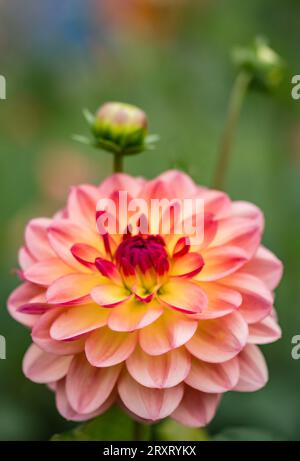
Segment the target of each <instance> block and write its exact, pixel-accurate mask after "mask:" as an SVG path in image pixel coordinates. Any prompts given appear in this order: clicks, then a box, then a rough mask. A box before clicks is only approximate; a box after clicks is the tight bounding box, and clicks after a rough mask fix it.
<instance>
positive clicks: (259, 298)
mask: <svg viewBox="0 0 300 461" xmlns="http://www.w3.org/2000/svg"><path fill="white" fill-rule="evenodd" d="M222 284H225V285H226V286H228V287H230V288H233V289H235V290H237V291H239V292H240V293H241V295H242V297H243V302H242V304H241V306H240V308H239V312H240V313H241V314H243V316H244V318H245V319H246V321H247V322H248V323H256V322H259V321H260V320H262V319H263V318H265V317H266V316H267V315H268V314H269V313H270V311H271V309H272V305H273V296H272V294H271V292H270V290H269V289H268V288H267V287H266V285H265V284H264V283H263V282H262V281H261V280H260V279H258V278H257V277H254V276H253V275H250V274H244V273H242V272H239V273H237V274H234V275H232V276H230V277H227V278H225V279H223V280H222Z"/></svg>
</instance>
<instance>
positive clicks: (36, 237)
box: [25, 218, 55, 261]
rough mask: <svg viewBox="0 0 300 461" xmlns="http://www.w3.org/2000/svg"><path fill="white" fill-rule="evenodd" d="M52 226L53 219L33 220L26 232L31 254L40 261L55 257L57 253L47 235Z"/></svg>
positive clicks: (27, 244)
mask: <svg viewBox="0 0 300 461" xmlns="http://www.w3.org/2000/svg"><path fill="white" fill-rule="evenodd" d="M50 224H51V219H46V218H37V219H32V220H31V221H29V223H28V224H27V227H26V230H25V241H26V246H27V248H28V250H29V252H30V254H31V255H32V256H33V257H34V258H36V259H37V260H38V261H40V260H43V259H48V258H54V257H55V252H54V251H53V249H52V248H51V245H50V243H49V239H48V234H47V229H48V227H49V226H50Z"/></svg>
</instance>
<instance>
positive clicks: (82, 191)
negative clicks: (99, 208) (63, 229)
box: [67, 184, 100, 229]
mask: <svg viewBox="0 0 300 461" xmlns="http://www.w3.org/2000/svg"><path fill="white" fill-rule="evenodd" d="M99 198H100V194H99V191H98V189H97V188H96V187H94V186H91V185H89V184H84V185H81V186H79V187H72V189H71V192H70V195H69V198H68V206H67V210H68V216H69V218H70V219H71V220H72V221H74V222H76V223H78V224H80V225H83V226H89V227H90V228H92V229H95V227H96V203H97V201H98V200H99Z"/></svg>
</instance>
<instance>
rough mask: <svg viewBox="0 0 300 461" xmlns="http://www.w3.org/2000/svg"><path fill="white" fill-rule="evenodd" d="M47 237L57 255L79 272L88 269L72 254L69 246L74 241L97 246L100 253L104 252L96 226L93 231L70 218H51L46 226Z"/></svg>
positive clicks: (71, 245)
mask: <svg viewBox="0 0 300 461" xmlns="http://www.w3.org/2000/svg"><path fill="white" fill-rule="evenodd" d="M48 238H49V241H50V243H51V246H52V248H53V249H54V251H55V253H56V254H57V256H59V258H61V259H62V260H63V261H64V262H65V263H66V264H68V265H70V266H71V267H74V268H75V269H77V270H79V271H81V272H85V271H86V272H90V270H89V269H88V268H85V267H84V266H83V265H82V264H81V263H79V262H78V261H77V260H76V258H74V256H73V255H72V253H71V248H72V247H73V245H74V244H75V243H85V244H87V245H90V246H92V247H95V248H99V251H100V253H103V254H105V252H104V245H103V239H102V238H101V237H100V235H98V233H97V232H96V228H95V230H94V231H93V230H92V229H90V228H89V227H84V226H80V225H79V224H77V223H75V222H74V221H71V220H70V219H55V220H53V221H52V223H51V226H49V228H48Z"/></svg>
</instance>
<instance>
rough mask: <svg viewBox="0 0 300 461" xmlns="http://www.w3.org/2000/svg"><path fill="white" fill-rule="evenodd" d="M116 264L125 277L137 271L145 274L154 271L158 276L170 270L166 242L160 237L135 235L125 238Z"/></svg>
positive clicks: (118, 252)
mask: <svg viewBox="0 0 300 461" xmlns="http://www.w3.org/2000/svg"><path fill="white" fill-rule="evenodd" d="M116 262H117V265H118V266H119V268H121V269H122V270H123V272H124V274H125V275H132V274H134V273H135V270H136V269H139V270H140V271H141V272H142V273H143V274H145V273H146V271H148V270H151V269H154V270H155V272H156V273H157V274H158V275H163V274H165V273H166V272H167V271H168V270H169V259H168V254H167V251H166V249H165V242H164V240H163V239H162V237H160V236H159V235H135V236H129V237H127V238H125V239H124V240H123V241H122V242H121V243H120V245H119V246H118V249H117V251H116Z"/></svg>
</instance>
